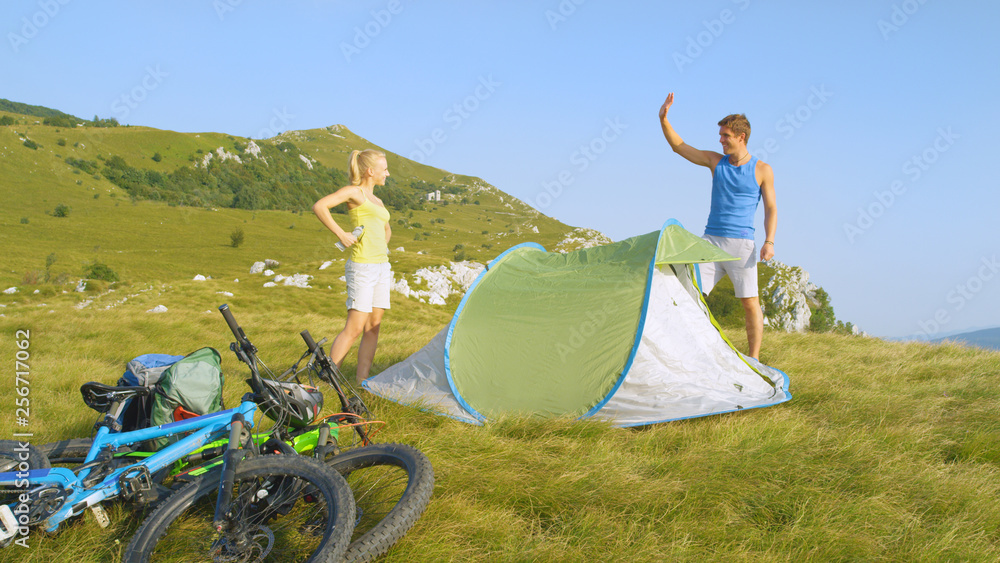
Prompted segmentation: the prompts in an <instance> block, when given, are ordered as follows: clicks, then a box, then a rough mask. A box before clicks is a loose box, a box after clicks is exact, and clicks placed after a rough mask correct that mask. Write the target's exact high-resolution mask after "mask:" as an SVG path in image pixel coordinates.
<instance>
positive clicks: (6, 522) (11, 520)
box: [0, 504, 18, 544]
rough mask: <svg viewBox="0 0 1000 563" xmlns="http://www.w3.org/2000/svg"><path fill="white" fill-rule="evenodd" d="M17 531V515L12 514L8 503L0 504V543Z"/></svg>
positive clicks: (14, 534)
mask: <svg viewBox="0 0 1000 563" xmlns="http://www.w3.org/2000/svg"><path fill="white" fill-rule="evenodd" d="M17 533H18V529H17V517H16V516H14V511H13V510H11V509H10V506H9V505H6V504H3V505H0V544H2V543H3V542H6V541H7V540H9V539H10V538H12V537H14V536H16V535H17Z"/></svg>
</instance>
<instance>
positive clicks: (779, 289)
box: [760, 260, 819, 332]
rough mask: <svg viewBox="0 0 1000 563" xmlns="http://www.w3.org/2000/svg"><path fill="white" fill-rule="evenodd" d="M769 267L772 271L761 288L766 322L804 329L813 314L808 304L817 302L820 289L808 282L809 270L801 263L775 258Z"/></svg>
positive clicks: (782, 326)
mask: <svg viewBox="0 0 1000 563" xmlns="http://www.w3.org/2000/svg"><path fill="white" fill-rule="evenodd" d="M768 268H770V270H772V272H773V273H772V274H771V278H770V279H769V280H768V282H767V284H766V285H765V286H764V287H762V288H761V290H760V296H761V308H762V309H763V310H764V324H765V325H767V326H769V327H771V328H776V329H779V330H785V331H788V332H805V331H806V330H808V329H809V319H810V318H811V317H812V311H810V309H809V304H810V303H815V300H816V297H815V294H816V290H817V289H819V288H818V287H817V286H816V284H814V283H811V282H810V281H809V272H807V271H805V270H803V269H802V268H800V267H798V266H788V265H786V264H783V263H781V262H778V261H776V260H775V261H772V262H771V263H770V264H769V266H768Z"/></svg>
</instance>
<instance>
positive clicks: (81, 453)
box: [38, 438, 94, 465]
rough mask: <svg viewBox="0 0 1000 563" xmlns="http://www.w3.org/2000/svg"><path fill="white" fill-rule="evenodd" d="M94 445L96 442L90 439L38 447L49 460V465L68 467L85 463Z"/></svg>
mask: <svg viewBox="0 0 1000 563" xmlns="http://www.w3.org/2000/svg"><path fill="white" fill-rule="evenodd" d="M92 445H94V441H93V440H92V439H90V438H73V439H71V440H59V441H58V442H49V443H48V444H42V445H40V446H38V449H39V450H40V451H41V452H42V453H44V454H45V457H47V458H48V459H49V463H52V464H56V465H66V464H70V463H83V460H84V459H85V458H86V457H87V454H88V453H90V447H91V446H92Z"/></svg>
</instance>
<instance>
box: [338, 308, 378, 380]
mask: <svg viewBox="0 0 1000 563" xmlns="http://www.w3.org/2000/svg"><path fill="white" fill-rule="evenodd" d="M384 312H385V309H379V308H378V307H372V312H371V314H369V315H368V319H367V322H366V323H365V327H364V334H363V335H362V336H361V344H360V345H359V346H358V370H357V375H356V376H355V380H356V381H357V382H358V383H361V382H362V381H364V380H365V379H368V372H369V371H371V369H372V361H373V360H374V359H375V348H376V347H378V331H379V327H380V326H381V325H382V314H383V313H384ZM345 354H346V352H345Z"/></svg>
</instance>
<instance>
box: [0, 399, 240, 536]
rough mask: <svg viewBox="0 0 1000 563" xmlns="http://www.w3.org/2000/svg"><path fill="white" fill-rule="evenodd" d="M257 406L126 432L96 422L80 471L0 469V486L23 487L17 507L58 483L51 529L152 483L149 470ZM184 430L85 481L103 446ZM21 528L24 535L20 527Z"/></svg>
mask: <svg viewBox="0 0 1000 563" xmlns="http://www.w3.org/2000/svg"><path fill="white" fill-rule="evenodd" d="M256 409H257V404H256V403H254V402H252V401H244V402H242V403H240V406H238V407H236V408H232V409H226V410H222V411H219V412H215V413H210V414H206V415H202V416H198V417H194V418H190V419H187V420H181V421H178V422H172V423H170V424H164V425H162V426H156V427H152V428H143V429H140V430H134V431H130V432H111V430H110V429H109V428H108V427H107V426H105V425H101V426H100V428H99V429H98V431H97V435H96V436H95V437H94V443H93V445H92V446H91V448H90V452H89V453H88V454H87V457H86V460H85V462H84V465H83V466H81V467H82V469H78V471H79V474H75V473H74V472H73V471H70V470H69V469H65V468H60V467H57V468H52V469H35V470H30V471H27V472H8V473H0V487H2V488H7V489H8V490H9V489H10V488H14V489H19V490H23V491H24V492H23V493H22V494H21V495H20V499H21V502H20V503H18V505H19V506H18V509H20V505H21V504H26V502H25V500H27V501H28V502H31V501H32V500H35V499H32V498H31V496H30V495H31V493H32V492H40V491H41V490H44V489H46V488H51V487H59V488H61V489H62V492H64V493H65V497H64V498H63V499H62V501H61V504H60V506H59V508H58V509H57V510H56V511H55V512H54V513H52V514H51V515H50V516H48V517H47V518H45V519H44V525H45V529H46V531H49V532H54V531H56V529H58V528H59V525H60V524H61V523H62V522H64V521H65V520H67V519H69V518H72V517H73V516H77V515H79V514H81V513H82V512H83V511H84V510H86V509H87V508H90V507H91V506H94V505H97V504H100V503H101V502H103V501H105V500H107V499H109V498H113V497H118V496H124V497H129V496H132V495H134V494H136V493H141V492H142V491H144V490H149V489H150V488H152V486H153V483H152V479H151V477H150V475H151V474H153V473H156V472H157V471H160V470H162V469H164V468H166V467H169V466H170V465H171V464H173V463H174V462H176V461H177V460H179V459H181V458H183V457H184V456H186V455H188V454H190V453H191V452H193V451H195V450H197V449H199V448H201V447H202V446H204V445H205V444H208V443H209V442H213V441H216V440H218V439H220V438H222V437H224V436H226V435H228V434H229V432H230V429H231V428H232V425H233V421H234V420H242V421H243V423H244V424H245V425H246V426H247V427H252V426H253V417H254V413H255V412H256ZM184 433H190V434H189V435H187V436H185V437H184V438H181V439H180V440H178V441H177V442H175V443H173V444H171V445H169V446H167V447H165V448H163V449H161V450H159V451H158V452H156V453H154V454H152V455H150V456H149V457H145V458H143V459H142V460H141V461H138V462H136V463H133V464H131V465H127V466H125V467H120V468H118V469H116V470H114V471H112V472H111V473H109V474H108V475H107V476H102V477H99V479H100V480H99V481H98V482H96V483H94V484H86V481H87V477H88V476H89V475H90V474H91V471H92V470H93V469H94V468H95V467H98V466H100V462H97V463H91V462H94V461H95V460H96V459H97V457H98V455H99V454H100V453H101V451H103V450H105V449H106V448H111V449H112V450H113V449H115V448H118V447H121V446H127V445H130V444H135V443H138V442H143V441H146V440H152V439H156V438H163V437H166V436H176V435H179V434H184ZM8 508H9V507H8ZM14 513H15V514H18V511H17V510H15V511H14ZM18 523H19V524H20V527H21V528H25V527H27V526H28V525H29V524H30V523H31V522H29V521H27V519H25V520H24V521H22V520H21V519H20V518H19V519H18ZM6 532H7V533H10V532H11V530H6ZM21 533H22V534H23V532H21ZM9 537H12V536H8V538H9Z"/></svg>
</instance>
